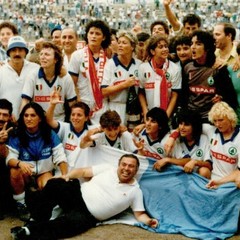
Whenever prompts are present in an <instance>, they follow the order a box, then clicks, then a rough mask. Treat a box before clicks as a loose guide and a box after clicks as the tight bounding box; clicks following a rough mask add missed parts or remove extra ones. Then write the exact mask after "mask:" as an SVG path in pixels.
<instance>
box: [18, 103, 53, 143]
mask: <svg viewBox="0 0 240 240" xmlns="http://www.w3.org/2000/svg"><path fill="white" fill-rule="evenodd" d="M29 108H33V109H34V111H35V112H36V114H37V115H38V117H39V118H40V119H41V122H40V123H39V131H40V134H41V135H42V137H43V140H44V143H46V144H49V143H50V142H51V127H50V126H49V125H48V124H47V121H46V117H45V112H44V110H43V108H42V107H41V106H40V105H39V104H38V103H35V102H29V103H27V104H26V105H25V106H24V107H23V109H22V111H21V113H20V115H19V119H18V127H17V135H18V137H19V141H20V143H21V145H22V146H24V147H27V146H28V145H29V136H28V134H27V132H26V130H27V128H26V125H25V123H24V114H25V112H26V111H27V109H29Z"/></svg>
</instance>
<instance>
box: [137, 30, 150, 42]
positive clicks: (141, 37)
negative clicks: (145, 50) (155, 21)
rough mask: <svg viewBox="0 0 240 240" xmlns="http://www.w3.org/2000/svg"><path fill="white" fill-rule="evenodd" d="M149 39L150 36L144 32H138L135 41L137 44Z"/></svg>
mask: <svg viewBox="0 0 240 240" xmlns="http://www.w3.org/2000/svg"><path fill="white" fill-rule="evenodd" d="M149 38H150V34H148V33H146V32H140V33H138V34H137V39H138V41H139V42H145V41H147V40H148V39H149Z"/></svg>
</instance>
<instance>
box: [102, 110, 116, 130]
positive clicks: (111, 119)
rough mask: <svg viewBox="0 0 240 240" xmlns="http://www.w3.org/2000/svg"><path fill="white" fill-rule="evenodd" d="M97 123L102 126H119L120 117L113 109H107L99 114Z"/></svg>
mask: <svg viewBox="0 0 240 240" xmlns="http://www.w3.org/2000/svg"><path fill="white" fill-rule="evenodd" d="M99 123H100V125H101V127H102V128H110V127H119V126H120V124H121V118H120V116H119V114H118V113H117V112H116V111H115V110H107V111H106V112H104V113H103V114H102V115H101V117H100V121H99Z"/></svg>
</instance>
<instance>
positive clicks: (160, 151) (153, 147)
mask: <svg viewBox="0 0 240 240" xmlns="http://www.w3.org/2000/svg"><path fill="white" fill-rule="evenodd" d="M168 138H169V134H166V135H165V136H164V138H163V139H162V140H161V141H159V140H155V141H151V139H150V138H149V137H148V136H147V133H146V130H145V129H143V130H142V132H141V133H140V134H139V136H138V137H137V138H136V140H137V141H140V140H144V148H143V150H144V152H145V156H146V157H150V158H154V159H156V160H160V159H162V158H165V157H167V154H166V152H165V150H164V144H165V142H166V141H167V139H168Z"/></svg>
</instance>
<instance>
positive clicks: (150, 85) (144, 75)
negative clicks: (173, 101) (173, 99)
mask: <svg viewBox="0 0 240 240" xmlns="http://www.w3.org/2000/svg"><path fill="white" fill-rule="evenodd" d="M166 78H167V82H168V96H169V100H170V96H171V92H172V90H180V89H181V86H182V74H181V69H180V67H179V66H178V65H177V64H175V63H174V62H172V61H169V66H168V68H167V70H166ZM139 81H140V86H139V87H140V88H143V89H144V90H145V93H146V100H147V105H148V109H152V108H153V107H160V105H161V104H160V96H159V91H156V87H158V88H159V87H160V84H161V81H162V78H161V77H160V76H159V75H158V74H157V73H156V72H155V71H154V69H153V68H152V66H151V64H150V62H144V63H142V64H141V65H140V67H139Z"/></svg>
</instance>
